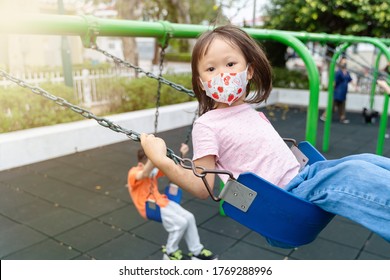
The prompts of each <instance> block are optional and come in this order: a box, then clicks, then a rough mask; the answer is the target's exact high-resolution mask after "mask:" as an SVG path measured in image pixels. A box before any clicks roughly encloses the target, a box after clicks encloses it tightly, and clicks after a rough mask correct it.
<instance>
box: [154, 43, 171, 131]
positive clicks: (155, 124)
mask: <svg viewBox="0 0 390 280" xmlns="http://www.w3.org/2000/svg"><path fill="white" fill-rule="evenodd" d="M169 38H170V37H169V36H168V37H167V39H166V40H165V43H164V45H162V46H161V51H160V65H159V75H158V77H159V80H158V86H157V96H156V113H155V118H154V134H157V128H158V117H159V115H160V112H159V108H160V98H161V85H162V82H161V78H162V74H163V70H164V58H165V49H166V48H167V47H168V42H169Z"/></svg>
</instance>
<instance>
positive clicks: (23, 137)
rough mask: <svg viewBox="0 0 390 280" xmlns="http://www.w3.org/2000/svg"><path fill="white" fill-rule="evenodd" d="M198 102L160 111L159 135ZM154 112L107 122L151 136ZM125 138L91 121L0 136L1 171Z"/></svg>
mask: <svg viewBox="0 0 390 280" xmlns="http://www.w3.org/2000/svg"><path fill="white" fill-rule="evenodd" d="M368 98H369V97H368V95H361V94H348V97H347V110H349V111H357V112H360V111H361V110H362V108H363V107H367V106H368V102H369V101H368V100H369V99H368ZM275 103H283V104H289V105H293V106H307V105H308V103H309V91H308V90H289V89H279V88H276V89H274V90H273V91H272V94H271V95H270V98H269V99H268V101H267V103H266V104H262V105H261V106H260V107H262V106H264V105H272V104H275ZM326 104H327V92H321V93H320V100H319V107H320V108H321V109H323V108H325V106H326ZM382 106H383V96H376V97H375V109H376V110H377V111H379V112H381V111H382ZM196 109H197V102H188V103H183V104H177V105H171V106H164V107H161V108H160V110H159V112H160V115H159V127H158V131H159V132H160V131H166V130H170V129H175V128H178V127H183V126H187V125H190V124H191V122H192V120H193V117H194V114H195V111H196ZM154 117H155V110H154V109H149V110H141V111H135V112H130V113H124V114H119V115H113V116H109V117H108V119H109V120H111V121H112V122H114V123H116V124H119V125H120V126H122V127H123V128H126V129H128V130H133V131H136V132H145V133H151V132H154ZM126 139H128V138H127V136H126V135H124V134H122V133H117V132H114V131H112V130H110V129H108V128H105V127H102V126H100V125H98V124H97V123H96V121H94V120H84V121H78V122H73V123H67V124H59V125H54V126H47V127H40V128H33V129H26V130H21V131H16V132H10V133H2V134H0V170H6V169H9V168H14V167H18V166H23V165H27V164H31V163H35V162H39V161H43V160H47V159H52V158H56V157H60V156H64V155H68V154H72V153H75V152H80V151H85V150H89V149H93V148H97V147H101V146H105V145H109V144H114V143H117V142H121V141H125V140H126Z"/></svg>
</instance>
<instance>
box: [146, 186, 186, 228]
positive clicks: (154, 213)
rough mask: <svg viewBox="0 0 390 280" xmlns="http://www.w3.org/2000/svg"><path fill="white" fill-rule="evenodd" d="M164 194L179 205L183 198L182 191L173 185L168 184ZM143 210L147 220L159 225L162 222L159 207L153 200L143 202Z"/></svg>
mask: <svg viewBox="0 0 390 280" xmlns="http://www.w3.org/2000/svg"><path fill="white" fill-rule="evenodd" d="M164 193H165V194H166V196H167V197H168V199H169V200H171V201H174V202H176V203H178V204H180V202H181V199H182V196H183V190H182V189H180V188H179V187H178V186H176V185H175V184H169V185H168V186H166V187H165V190H164ZM145 209H146V217H147V218H148V220H152V221H156V222H159V223H161V222H162V220H161V209H160V206H159V205H158V204H157V203H156V201H155V200H154V199H148V200H147V201H146V202H145Z"/></svg>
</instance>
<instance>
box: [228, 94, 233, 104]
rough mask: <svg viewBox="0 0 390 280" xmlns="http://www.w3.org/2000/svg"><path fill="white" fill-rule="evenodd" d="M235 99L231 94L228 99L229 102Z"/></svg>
mask: <svg viewBox="0 0 390 280" xmlns="http://www.w3.org/2000/svg"><path fill="white" fill-rule="evenodd" d="M233 98H234V95H233V94H229V97H228V102H231V101H232V100H233Z"/></svg>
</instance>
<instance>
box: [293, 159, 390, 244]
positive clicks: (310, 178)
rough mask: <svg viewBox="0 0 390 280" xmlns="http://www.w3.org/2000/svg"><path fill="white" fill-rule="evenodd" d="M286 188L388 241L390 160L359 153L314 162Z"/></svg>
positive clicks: (389, 234)
mask: <svg viewBox="0 0 390 280" xmlns="http://www.w3.org/2000/svg"><path fill="white" fill-rule="evenodd" d="M286 189H287V190H288V191H291V192H292V193H294V194H295V195H297V196H299V197H301V198H303V199H306V200H309V201H311V202H313V203H314V204H316V205H318V206H319V207H321V208H322V209H324V210H325V211H328V212H331V213H334V214H337V215H340V216H343V217H346V218H348V219H350V220H353V221H355V222H357V223H359V224H361V225H363V226H365V227H367V228H368V229H370V230H371V231H373V232H375V233H377V234H378V235H380V236H382V237H383V238H384V239H386V240H387V241H389V242H390V159H388V158H385V157H381V156H376V155H371V154H361V155H355V156H349V157H345V158H342V159H338V160H328V161H321V162H317V163H314V164H312V165H311V166H308V167H306V168H305V169H304V170H302V171H301V172H300V173H299V174H298V175H297V176H296V177H295V178H294V179H293V180H292V181H291V182H290V183H289V184H288V185H287V186H286Z"/></svg>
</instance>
